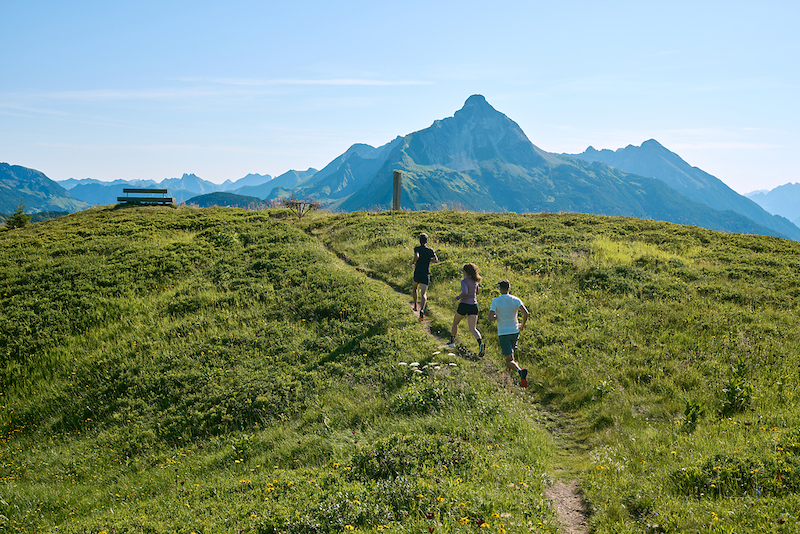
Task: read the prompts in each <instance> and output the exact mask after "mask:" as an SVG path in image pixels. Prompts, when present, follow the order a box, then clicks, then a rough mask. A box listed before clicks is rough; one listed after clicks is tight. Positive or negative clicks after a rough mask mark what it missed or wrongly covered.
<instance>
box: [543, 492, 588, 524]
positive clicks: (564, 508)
mask: <svg viewBox="0 0 800 534" xmlns="http://www.w3.org/2000/svg"><path fill="white" fill-rule="evenodd" d="M544 494H545V497H547V498H548V499H549V500H550V502H551V503H552V505H553V509H554V510H555V511H556V514H557V515H558V521H559V523H560V524H561V527H562V529H563V532H564V534H588V533H589V520H588V518H589V507H588V506H587V505H586V501H584V500H583V496H582V495H581V492H580V489H579V488H578V483H577V482H576V481H574V480H573V481H572V482H570V483H569V484H565V483H563V482H561V481H560V480H559V481H557V482H556V483H555V484H553V485H552V486H550V487H549V488H547V489H546V490H545V492H544Z"/></svg>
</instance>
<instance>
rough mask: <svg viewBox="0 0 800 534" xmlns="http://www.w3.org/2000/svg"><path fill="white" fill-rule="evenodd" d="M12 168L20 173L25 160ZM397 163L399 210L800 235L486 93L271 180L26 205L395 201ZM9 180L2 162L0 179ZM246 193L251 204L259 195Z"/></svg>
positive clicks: (112, 187) (647, 147)
mask: <svg viewBox="0 0 800 534" xmlns="http://www.w3.org/2000/svg"><path fill="white" fill-rule="evenodd" d="M7 167H8V166H7ZM17 169H18V170H17V172H18V173H19V174H22V175H25V172H23V171H22V170H20V169H24V168H23V167H18V168H17ZM27 171H30V173H34V174H35V173H37V172H38V171H31V170H29V169H28V170H27ZM395 171H401V172H402V174H403V180H402V194H401V197H402V207H403V209H411V210H438V209H465V210H471V211H485V212H498V211H513V212H518V213H536V212H585V213H595V214H605V215H620V216H631V217H638V218H651V219H658V220H665V221H670V222H675V223H679V224H689V225H697V226H702V227H705V228H710V229H714V230H721V231H727V232H741V233H754V234H764V235H775V236H780V237H787V238H790V239H794V240H798V241H800V227H798V226H797V225H796V224H793V223H792V222H791V221H790V220H787V219H786V218H785V217H783V216H781V215H775V212H774V211H773V212H772V213H770V212H769V211H768V210H765V209H764V208H763V207H762V206H760V205H759V203H757V202H755V201H754V200H757V199H756V198H753V199H748V198H746V197H744V196H741V195H739V194H737V193H736V192H735V191H733V190H731V189H730V188H729V187H727V186H726V185H725V184H724V183H723V182H722V181H720V180H719V179H717V178H715V177H714V176H711V175H710V174H708V173H705V172H703V171H702V170H700V169H698V168H696V167H692V166H690V165H689V164H688V163H686V162H685V161H683V160H682V159H681V158H680V157H679V156H678V155H677V154H675V153H673V152H670V151H669V150H668V149H666V148H665V147H663V146H662V145H661V144H659V143H658V142H657V141H655V140H652V139H651V140H649V141H645V142H644V143H642V145H641V146H640V147H636V146H628V147H626V148H624V149H619V150H616V151H611V150H599V151H598V150H595V149H594V148H592V147H589V148H588V149H587V150H586V151H584V152H583V153H581V154H555V153H549V152H546V151H544V150H542V149H540V148H539V147H537V146H535V145H534V144H533V143H532V142H531V141H530V140H529V139H528V138H527V136H526V135H525V133H524V132H523V131H522V129H521V128H520V127H519V125H517V124H516V123H515V122H514V121H513V120H511V119H510V118H508V117H507V116H506V115H504V114H503V113H501V112H499V111H497V110H495V109H494V108H493V107H492V106H491V105H490V104H489V103H488V102H487V101H486V99H485V98H484V97H483V96H481V95H473V96H471V97H470V98H469V99H467V101H466V102H465V104H464V106H463V107H462V108H461V109H460V110H458V111H456V112H455V114H454V115H453V116H452V117H448V118H445V119H441V120H436V121H434V123H433V124H432V125H431V126H430V127H429V128H426V129H423V130H420V131H417V132H413V133H410V134H408V135H405V136H398V137H397V138H395V139H394V140H392V141H390V142H388V143H386V144H385V145H382V146H380V147H377V148H376V147H373V146H370V145H366V144H354V145H352V146H351V147H350V148H349V149H348V150H347V151H345V152H344V153H343V154H342V155H340V156H339V157H337V158H335V159H334V160H333V161H331V162H330V163H329V164H328V165H326V166H325V167H324V168H323V169H322V170H319V171H317V170H316V169H308V170H306V171H294V170H292V171H288V172H287V173H284V174H282V175H281V176H278V177H277V178H274V179H273V178H271V177H270V176H268V175H258V174H251V175H248V176H246V177H244V178H242V179H240V180H237V181H235V182H232V181H230V180H228V181H226V182H225V183H224V184H214V183H213V182H209V181H206V180H203V179H201V178H199V177H197V176H196V175H194V174H184V175H183V176H182V177H181V178H172V179H167V180H163V181H162V182H159V183H156V182H155V181H135V182H128V181H116V182H110V183H109V182H100V181H98V180H91V179H85V180H72V179H70V180H65V181H63V182H60V184H61V185H59V184H55V183H53V184H54V185H56V186H58V187H59V188H60V191H58V192H57V193H58V194H61V195H62V196H63V197H66V198H69V199H70V201H71V202H77V204H74V205H72V204H70V205H69V206H68V207H65V206H62V205H57V206H47V207H45V206H39V207H37V209H33V210H29V211H38V210H44V209H65V210H67V211H75V210H76V209H83V207H85V206H86V205H88V204H95V205H97V204H112V203H115V202H116V197H117V196H119V195H120V194H121V192H122V188H123V187H131V186H133V187H161V188H168V189H169V192H170V196H172V197H173V198H175V199H176V201H177V202H185V201H189V200H191V199H192V198H195V197H198V196H202V197H203V198H201V199H199V201H198V202H197V203H202V204H203V205H209V202H214V201H215V199H219V198H223V196H219V195H217V196H214V195H213V193H222V192H224V193H226V195H224V199H225V200H224V204H223V205H225V204H227V205H234V204H236V200H235V199H233V198H232V197H231V195H239V196H245V197H255V198H257V199H266V200H271V199H280V198H286V197H289V196H294V197H297V198H305V197H310V198H313V199H315V200H317V201H319V202H321V203H323V204H325V205H327V206H328V207H329V208H331V209H334V210H341V211H355V210H370V209H388V208H389V207H390V205H391V197H392V179H393V178H392V177H393V174H394V172H395ZM30 173H29V174H30ZM38 174H40V175H41V176H44V175H43V174H41V173H38ZM45 178H46V177H45ZM6 182H7V180H4V179H3V174H2V168H0V185H2V184H3V183H6ZM16 183H17V185H18V186H19V184H20V183H21V182H20V181H19V179H17V182H16ZM61 186H64V187H61ZM65 188H66V189H65ZM23 189H24V187H23ZM66 190H68V191H66ZM2 191H3V190H2V189H0V198H2V196H1V194H2ZM60 202H61V203H62V204H63V203H64V202H66V200H62V201H60ZM241 202H242V203H244V204H243V205H252V204H253V202H252V199H247V200H245V199H242V201H241ZM25 205H26V207H28V208H30V207H32V206H30V205H29V204H28V203H27V202H25ZM81 206H83V207H81ZM6 209H8V208H6ZM0 211H2V209H0ZM781 213H783V212H781Z"/></svg>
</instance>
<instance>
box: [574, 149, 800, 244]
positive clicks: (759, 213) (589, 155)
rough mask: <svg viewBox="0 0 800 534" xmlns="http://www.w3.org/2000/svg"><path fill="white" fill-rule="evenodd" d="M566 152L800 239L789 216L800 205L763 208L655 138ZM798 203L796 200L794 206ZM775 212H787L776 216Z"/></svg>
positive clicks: (799, 196) (799, 233)
mask: <svg viewBox="0 0 800 534" xmlns="http://www.w3.org/2000/svg"><path fill="white" fill-rule="evenodd" d="M565 155H569V156H570V157H574V158H579V159H583V160H585V161H589V162H592V161H602V162H604V163H607V164H608V165H611V166H612V167H616V168H617V169H620V170H622V171H625V172H628V173H633V174H638V175H640V176H649V177H652V178H658V179H659V180H662V181H664V182H666V183H667V185H669V186H670V187H672V188H673V189H675V190H676V191H678V192H679V193H681V194H682V195H684V196H686V197H688V198H690V199H692V200H696V201H697V202H702V203H703V204H707V205H709V206H711V207H712V208H714V209H718V210H732V211H735V212H736V213H740V214H742V215H744V216H745V217H747V218H748V219H750V220H752V221H754V222H756V223H758V224H761V225H764V226H766V227H768V228H772V229H773V230H775V231H777V232H780V233H781V234H783V235H786V236H788V237H791V238H792V239H795V240H800V228H798V227H797V226H796V225H795V224H794V223H793V222H791V220H790V219H793V218H797V216H798V215H800V214H798V212H797V208H795V212H794V217H789V216H788V215H786V214H784V213H781V212H780V211H773V210H769V209H764V207H762V206H760V205H759V203H757V202H754V200H755V199H751V198H747V197H745V196H742V195H740V194H739V193H737V192H736V191H734V190H733V189H731V188H730V187H728V186H727V185H725V184H724V183H723V182H722V180H719V179H718V178H716V177H714V176H712V175H710V174H708V173H707V172H705V171H703V170H701V169H698V168H697V167H692V166H691V165H689V164H688V163H686V162H685V161H684V160H683V159H681V158H680V156H678V155H677V154H675V153H673V152H670V151H669V150H667V149H666V148H664V147H663V146H662V145H661V144H660V143H659V142H658V141H656V140H655V139H650V140H649V141H645V142H644V143H642V146H641V147H636V146H633V145H628V146H627V147H625V148H620V149H619V150H616V151H611V150H595V149H594V148H593V147H589V148H587V149H586V151H585V152H583V153H581V154H565ZM798 189H800V186H798ZM798 198H800V195H798ZM798 205H799V204H797V203H795V204H794V206H798ZM774 214H780V215H784V216H783V217H776V216H775V215H774ZM786 217H788V219H787V218H786Z"/></svg>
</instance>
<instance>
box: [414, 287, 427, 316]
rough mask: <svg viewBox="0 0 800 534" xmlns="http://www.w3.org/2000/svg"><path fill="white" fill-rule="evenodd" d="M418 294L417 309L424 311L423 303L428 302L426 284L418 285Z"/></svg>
mask: <svg viewBox="0 0 800 534" xmlns="http://www.w3.org/2000/svg"><path fill="white" fill-rule="evenodd" d="M419 296H420V299H419V311H425V305H426V304H428V284H420V285H419ZM415 300H416V299H415Z"/></svg>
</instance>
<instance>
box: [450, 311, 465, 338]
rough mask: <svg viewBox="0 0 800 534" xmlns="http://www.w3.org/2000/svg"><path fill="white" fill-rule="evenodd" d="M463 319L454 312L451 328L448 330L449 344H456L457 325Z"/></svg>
mask: <svg viewBox="0 0 800 534" xmlns="http://www.w3.org/2000/svg"><path fill="white" fill-rule="evenodd" d="M463 318H464V316H463V315H459V314H458V312H456V314H455V316H454V317H453V327H452V328H451V329H450V343H455V342H456V336H457V335H458V323H460V322H461V319H463Z"/></svg>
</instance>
